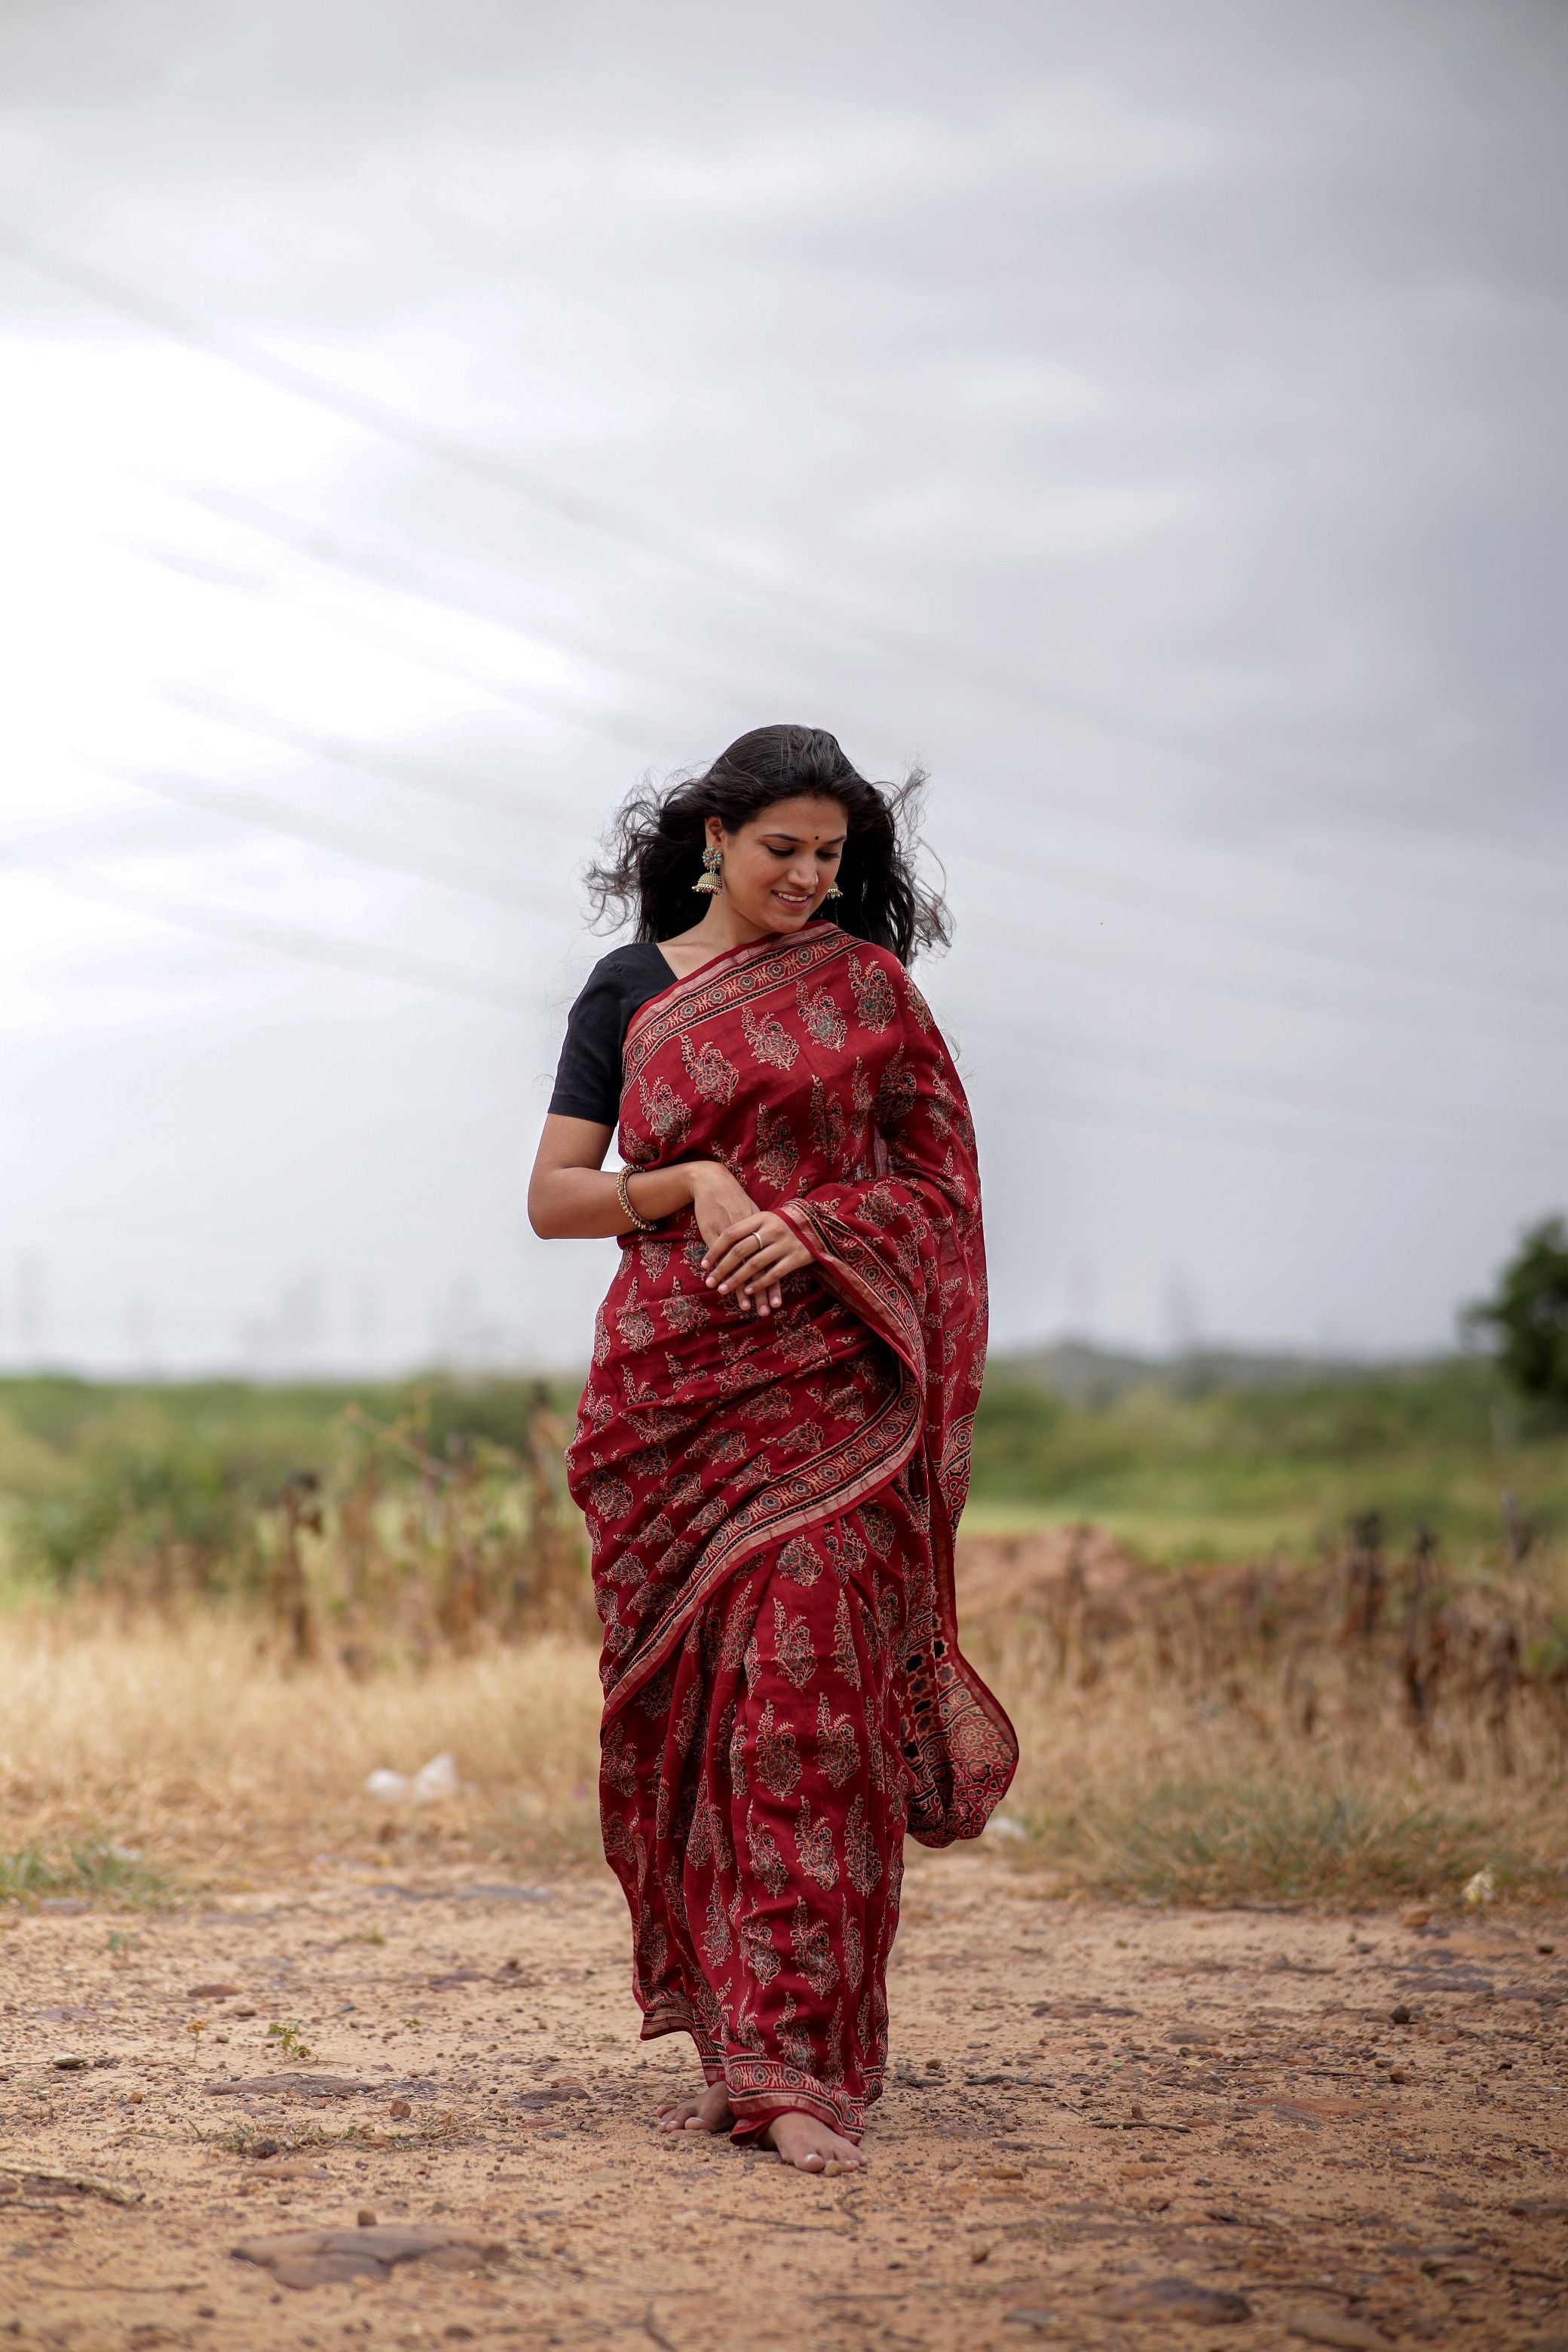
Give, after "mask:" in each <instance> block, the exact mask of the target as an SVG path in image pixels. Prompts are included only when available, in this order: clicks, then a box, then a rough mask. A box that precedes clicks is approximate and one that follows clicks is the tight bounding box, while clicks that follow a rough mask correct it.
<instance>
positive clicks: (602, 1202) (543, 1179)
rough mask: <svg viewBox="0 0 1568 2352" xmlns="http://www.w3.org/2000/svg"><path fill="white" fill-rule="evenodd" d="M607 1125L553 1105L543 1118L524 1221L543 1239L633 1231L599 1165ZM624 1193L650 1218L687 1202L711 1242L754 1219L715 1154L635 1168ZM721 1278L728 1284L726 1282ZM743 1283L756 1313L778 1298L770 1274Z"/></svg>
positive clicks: (752, 1208)
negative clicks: (763, 1282) (762, 1280)
mask: <svg viewBox="0 0 1568 2352" xmlns="http://www.w3.org/2000/svg"><path fill="white" fill-rule="evenodd" d="M614 1132H615V1130H614V1129H613V1128H608V1127H602V1126H600V1124H599V1122H598V1121H597V1120H596V1119H592V1118H564V1117H563V1115H562V1114H561V1113H560V1112H559V1111H552V1112H551V1113H550V1114H549V1116H548V1117H547V1118H546V1119H545V1122H544V1132H543V1134H542V1136H541V1137H540V1139H539V1150H538V1152H537V1154H536V1155H535V1158H534V1162H533V1174H532V1175H531V1178H530V1179H529V1185H528V1222H529V1223H530V1224H531V1226H532V1227H533V1230H534V1232H535V1233H536V1234H540V1235H541V1236H542V1238H543V1239H544V1240H546V1241H574V1240H576V1241H592V1240H596V1239H599V1238H601V1237H604V1236H606V1235H608V1234H629V1233H630V1232H632V1231H633V1221H632V1220H631V1219H630V1218H629V1217H628V1216H627V1215H626V1211H625V1210H624V1209H623V1208H622V1206H621V1203H620V1200H619V1197H618V1194H617V1192H616V1178H615V1177H614V1176H610V1175H606V1174H605V1153H606V1152H607V1151H608V1150H609V1148H610V1138H611V1136H612V1135H613V1134H614ZM626 1197H627V1199H628V1200H629V1201H630V1202H631V1204H632V1206H633V1207H634V1208H635V1209H636V1211H637V1214H638V1216H640V1217H646V1218H647V1220H648V1221H649V1223H654V1224H657V1223H659V1222H660V1221H661V1220H662V1219H663V1218H665V1217H672V1216H674V1215H675V1214H676V1213H677V1211H678V1210H680V1209H685V1208H688V1207H689V1208H692V1209H694V1210H695V1211H696V1213H697V1226H698V1231H699V1232H700V1234H701V1235H702V1238H703V1240H704V1241H705V1242H707V1243H709V1244H716V1243H718V1241H719V1240H720V1238H721V1235H725V1234H729V1232H730V1230H731V1227H732V1226H734V1225H735V1224H737V1223H739V1222H740V1221H741V1220H742V1219H746V1220H749V1221H752V1223H754V1221H755V1219H756V1215H757V1209H756V1203H755V1202H753V1201H752V1197H751V1195H750V1193H749V1192H747V1191H746V1189H745V1186H744V1185H743V1184H742V1183H740V1182H739V1181H737V1179H736V1178H735V1177H733V1176H731V1173H730V1171H729V1170H728V1169H727V1168H726V1167H725V1166H724V1164H723V1162H722V1161H721V1160H676V1161H674V1162H673V1163H672V1164H671V1165H670V1166H669V1167H668V1168H643V1169H638V1170H637V1171H636V1172H635V1173H634V1174H633V1175H631V1176H629V1177H628V1178H627V1179H626ZM710 1255H711V1250H710ZM802 1255H803V1256H804V1255H805V1253H804V1252H803V1253H802ZM763 1270H765V1269H763ZM724 1287H725V1289H729V1288H731V1283H729V1282H726V1283H725V1285H724ZM744 1287H745V1289H746V1291H747V1294H748V1304H752V1305H754V1306H755V1307H757V1309H758V1311H759V1313H761V1314H764V1315H765V1314H766V1313H767V1311H768V1309H769V1307H778V1306H781V1305H782V1304H783V1293H782V1292H781V1291H780V1289H779V1288H778V1286H777V1283H776V1281H775V1282H773V1283H769V1284H768V1285H767V1286H766V1287H765V1288H764V1287H763V1286H759V1290H758V1296H757V1297H755V1298H754V1299H752V1298H751V1297H750V1286H749V1285H748V1286H744Z"/></svg>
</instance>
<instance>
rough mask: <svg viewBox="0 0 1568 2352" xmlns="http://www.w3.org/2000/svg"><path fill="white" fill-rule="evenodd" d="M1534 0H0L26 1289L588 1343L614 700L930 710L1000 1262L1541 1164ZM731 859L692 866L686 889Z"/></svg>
mask: <svg viewBox="0 0 1568 2352" xmlns="http://www.w3.org/2000/svg"><path fill="white" fill-rule="evenodd" d="M1565 100H1568V16H1565V14H1564V11H1563V8H1562V7H1561V6H1560V5H1557V0H1551V5H1519V0H1493V5H1489V6H1487V7H1484V8H1483V7H1479V6H1477V5H1475V0H1465V5H1450V0H1413V5H1403V4H1402V0H1353V5H1341V0H1315V5H1312V6H1310V7H1308V6H1305V5H1297V6H1294V7H1287V6H1285V5H1268V0H1264V5H1259V0H1234V5H1233V4H1232V0H1179V5H1170V0H1110V5H1107V0H1100V5H1097V6H1096V7H1094V8H1092V9H1087V8H1083V7H1079V6H1069V5H1065V0H1019V5H985V0H979V5H970V6H967V7H964V8H962V9H960V8H955V7H953V6H952V5H940V6H939V5H928V0H897V5H893V0H889V5H881V6H879V5H864V0H832V5H826V0H806V5H798V0H797V5H795V6H794V7H793V8H791V9H790V10H789V11H787V12H786V11H783V10H773V11H767V12H758V11H755V10H746V9H738V8H735V7H732V6H723V5H718V0H708V5H672V4H671V0H640V5H626V0H615V4H614V5H593V0H576V5H574V6H572V7H570V8H561V7H551V8H548V9H546V8H544V7H542V6H538V5H530V0H494V5H479V0H401V5H389V4H388V0H380V5H375V6H371V5H353V0H310V5H300V0H271V5H268V7H266V8H264V9H258V8H257V7H255V6H253V5H250V6H244V7H241V6H239V5H236V0H199V5H198V0H189V4H188V5H158V4H157V0H145V5H139V0H47V5H45V0H10V5H8V6H7V7H6V8H5V11H4V13H3V14H0V339H3V340H0V512H3V514H4V517H5V530H4V534H3V541H0V665H3V666H4V668H5V677H6V683H5V692H4V696H3V697H0V740H3V748H4V758H3V781H0V1060H3V1074H0V1120H3V1122H4V1134H3V1158H0V1363H10V1364H16V1363H20V1362H32V1361H37V1360H47V1361H50V1362H56V1363H62V1364H65V1363H68V1364H74V1365H78V1366H82V1367H88V1368H98V1369H109V1368H121V1369H132V1370H142V1369H153V1370H181V1369H186V1368H195V1367H212V1366H235V1367H249V1368H252V1369H260V1370H286V1369H292V1368H298V1367H301V1366H319V1367H321V1368H323V1369H325V1368H329V1367H344V1368H346V1367H355V1366H383V1365H385V1366H391V1365H401V1364H409V1363H414V1362H417V1361H420V1360H429V1359H430V1358H431V1357H432V1356H434V1355H437V1354H441V1355H446V1356H448V1357H452V1358H455V1359H458V1360H472V1361H486V1360H489V1361H525V1362H534V1363H558V1364H568V1363H574V1362H576V1361H580V1360H582V1358H583V1355H584V1350H585V1340H586V1336H587V1329H588V1323H589V1318H590V1316H591V1312H592V1307H593V1304H594V1302H595V1299H596V1297H598V1295H599V1294H600V1293H601V1291H602V1290H603V1287H604V1286H605V1281H606V1280H607V1277H608V1273H609V1270H610V1268H609V1258H608V1252H607V1247H606V1245H605V1244H586V1243H583V1244H579V1243H572V1244H562V1243H553V1244H542V1243H538V1242H536V1241H535V1240H533V1238H532V1237H531V1235H530V1234H529V1232H528V1229H527V1222H526V1217H525V1214H524V1207H523V1194H524V1188H525V1184H526V1179H527V1172H528V1166H529V1162H530V1160H531V1155H532V1150H533V1144H534V1139H535V1136H536V1132H537V1128H538V1124H539V1120H540V1118H541V1117H542V1112H543V1108H544V1103H545V1100H546V1097H547V1095H548V1089H549V1076H550V1072H551V1069H552V1065H553V1060H554V1055H555V1052H556V1049H557V1046H558V1043H559V1035H560V1030H561V1025H562V1020H563V1013H564V1010H565V1007H566V1005H567V1003H569V1002H570V999H571V996H572V994H573V993H574V989H575V987H576V985H577V984H578V983H579V982H580V980H581V978H582V976H583V975H584V972H585V971H586V970H587V968H588V966H589V964H590V963H591V961H593V959H594V957H595V955H596V954H598V953H601V952H603V948H604V945H605V942H603V941H600V940H595V938H594V937H592V936H591V935H590V934H589V933H588V931H587V929H586V928H585V923H584V908H583V902H582V894H581V890H580V887H579V884H578V879H577V877H578V874H579V871H580V868H581V866H582V864H583V861H584V856H586V854H587V853H588V851H589V849H590V848H591V846H592V842H593V836H594V835H595V832H596V831H597V830H598V828H599V827H600V826H601V825H602V824H604V822H605V818H606V817H607V815H608V814H609V812H610V811H611V809H612V808H613V806H614V805H615V803H616V801H617V800H618V799H619V797H620V796H621V794H622V793H624V792H625V791H626V788H627V787H628V786H629V785H630V784H631V783H633V782H635V781H636V780H637V777H638V776H639V775H640V774H641V773H642V772H644V771H646V770H648V769H652V770H654V771H656V772H664V771H668V770H671V769H674V768H677V767H680V766H685V765H689V764H690V763H692V762H694V761H699V760H701V759H703V758H705V757H708V756H710V755H711V754H712V753H713V752H714V751H717V750H718V749H720V748H721V745H722V744H723V743H724V742H725V741H726V740H729V738H730V737H731V736H732V735H733V734H735V733H737V732H738V731H740V730H742V728H745V727H749V726H752V725H755V724H758V723H760V722H762V721H765V720H771V719H803V720H806V721H809V722H811V723H813V724H816V725H823V726H826V727H830V728H832V729H833V730H835V731H836V732H837V734H838V735H839V736H840V738H841V740H843V742H844V745H845V747H846V749H847V751H848V752H849V753H850V755H851V757H852V758H854V759H855V760H856V761H857V762H858V764H859V765H860V766H861V767H862V768H863V769H864V770H865V771H866V772H870V773H873V774H884V775H886V774H893V773H897V772H900V771H901V770H902V768H903V767H904V766H905V765H906V764H907V763H908V762H909V761H913V760H919V761H921V762H923V763H924V764H925V765H926V766H928V767H929V769H930V771H931V776H932V779H933V786H932V793H931V804H930V817H929V837H930V840H931V845H932V847H933V848H934V850H935V851H936V852H937V853H938V854H939V855H940V856H941V857H942V860H943V862H944V864H945V866H946V869H947V874H948V878H949V884H950V889H951V896H952V903H953V907H954V910H955V914H956V919H957V941H956V945H955V947H954V949H953V950H952V953H951V955H950V956H948V957H947V958H946V959H945V960H944V961H942V962H940V963H937V964H933V965H931V966H930V967H929V968H928V969H927V970H926V971H923V972H922V979H923V980H924V982H925V983H926V985H927V987H928V989H929V992H930V993H931V996H932V999H933V1002H934V1003H935V1004H936V1006H937V1009H938V1011H939V1013H940V1015H941V1017H942V1020H943V1022H944V1024H945V1025H946V1027H947V1029H948V1033H949V1034H950V1037H951V1038H952V1042H953V1044H954V1046H955V1049H956V1051H957V1052H958V1055H959V1057H960V1061H961V1065H962V1066H963V1070H964V1072H965V1075H966V1077H967V1079H968V1082H969V1084H970V1087H971V1091H972V1094H973V1101H974V1107H975V1111H976V1116H977V1119H978V1123H979V1128H980V1133H981V1141H982V1150H983V1165H984V1175H985V1179H986V1182H987V1186H988V1202H989V1227H990V1234H991V1250H992V1258H993V1273H994V1329H995V1334H996V1337H997V1339H998V1340H999V1341H1001V1342H1002V1343H1004V1344H1007V1345H1018V1344H1023V1343H1026V1342H1028V1341H1031V1340H1036V1339H1043V1338H1047V1337H1049V1336H1052V1335H1055V1334H1058V1333H1060V1332H1062V1331H1064V1330H1068V1329H1070V1330H1073V1331H1077V1332H1079V1333H1087V1334H1090V1335H1094V1336H1098V1337H1100V1338H1102V1339H1113V1340H1118V1341H1122V1342H1131V1343H1135V1344H1142V1345H1148V1346H1165V1345H1169V1344H1173V1343H1184V1342H1185V1341H1188V1340H1190V1339H1193V1338H1194V1337H1202V1338H1210V1339H1217V1338H1223V1339H1231V1340H1240V1341H1248V1342H1259V1343H1262V1342H1268V1343H1279V1342H1286V1343H1295V1344H1299V1345H1305V1346H1308V1347H1328V1348H1332V1349H1343V1350H1353V1351H1357V1352H1382V1351H1392V1350H1411V1349H1426V1348H1432V1347H1440V1346H1443V1345H1445V1344H1447V1342H1448V1341H1449V1340H1450V1339H1451V1337H1452V1332H1453V1317H1454V1310H1455V1307H1456V1305H1457V1304H1458V1303H1459V1302H1461V1301H1462V1300H1463V1299H1465V1298H1466V1297H1470V1296H1473V1295H1474V1294H1475V1293H1476V1291H1477V1290H1478V1289H1479V1288H1481V1287H1483V1286H1485V1285H1486V1283H1487V1282H1488V1280H1489V1276H1490V1275H1491V1273H1492V1271H1493V1269H1494V1268H1495V1266H1496V1265H1497V1264H1498V1262H1499V1260H1500V1258H1501V1256H1502V1255H1504V1254H1505V1253H1506V1252H1507V1250H1508V1249H1509V1247H1510V1244H1511V1243H1512V1241H1513V1239H1514V1237H1515V1236H1516V1234H1517V1233H1518V1231H1519V1229H1520V1228H1521V1225H1522V1224H1523V1223H1525V1222H1526V1221H1527V1220H1529V1219H1531V1218H1533V1217H1535V1216H1538V1215H1540V1214H1542V1213H1544V1212H1546V1211H1548V1210H1550V1209H1552V1208H1553V1207H1558V1206H1563V1205H1568V1090H1565V1088H1564V1084H1563V1077H1564V1070H1563V1063H1564V1054H1563V1039H1564V1028H1565V1024H1564V1015H1565V1012H1568V927H1565V926H1564V923H1563V914H1562V909H1563V885H1564V877H1565V874H1568V803H1565V797H1564V792H1563V743H1564V741H1565V740H1568V707H1565V705H1568V665H1565V664H1564V662H1563V657H1562V644H1561V639H1562V619H1563V610H1564V596H1565V589H1568V581H1565V579H1564V572H1565V570H1568V513H1565V511H1564V509H1565V499H1564V484H1565V473H1568V467H1565V461H1564V432H1563V384H1564V382H1565V381H1568V349H1565V343H1568V337H1565V334H1564V281H1565V277H1568V262H1565V259H1564V252H1565V247H1568V239H1565V238H1564V235H1563V226H1564V219H1565V217H1568V213H1565V204H1564V198H1565V194H1568V190H1565V187H1564V180H1565V178H1568V165H1565V162H1564V156H1565V152H1568V142H1564V141H1563V135H1562V131H1563V121H1564V119H1565ZM694 903H695V902H694Z"/></svg>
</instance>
